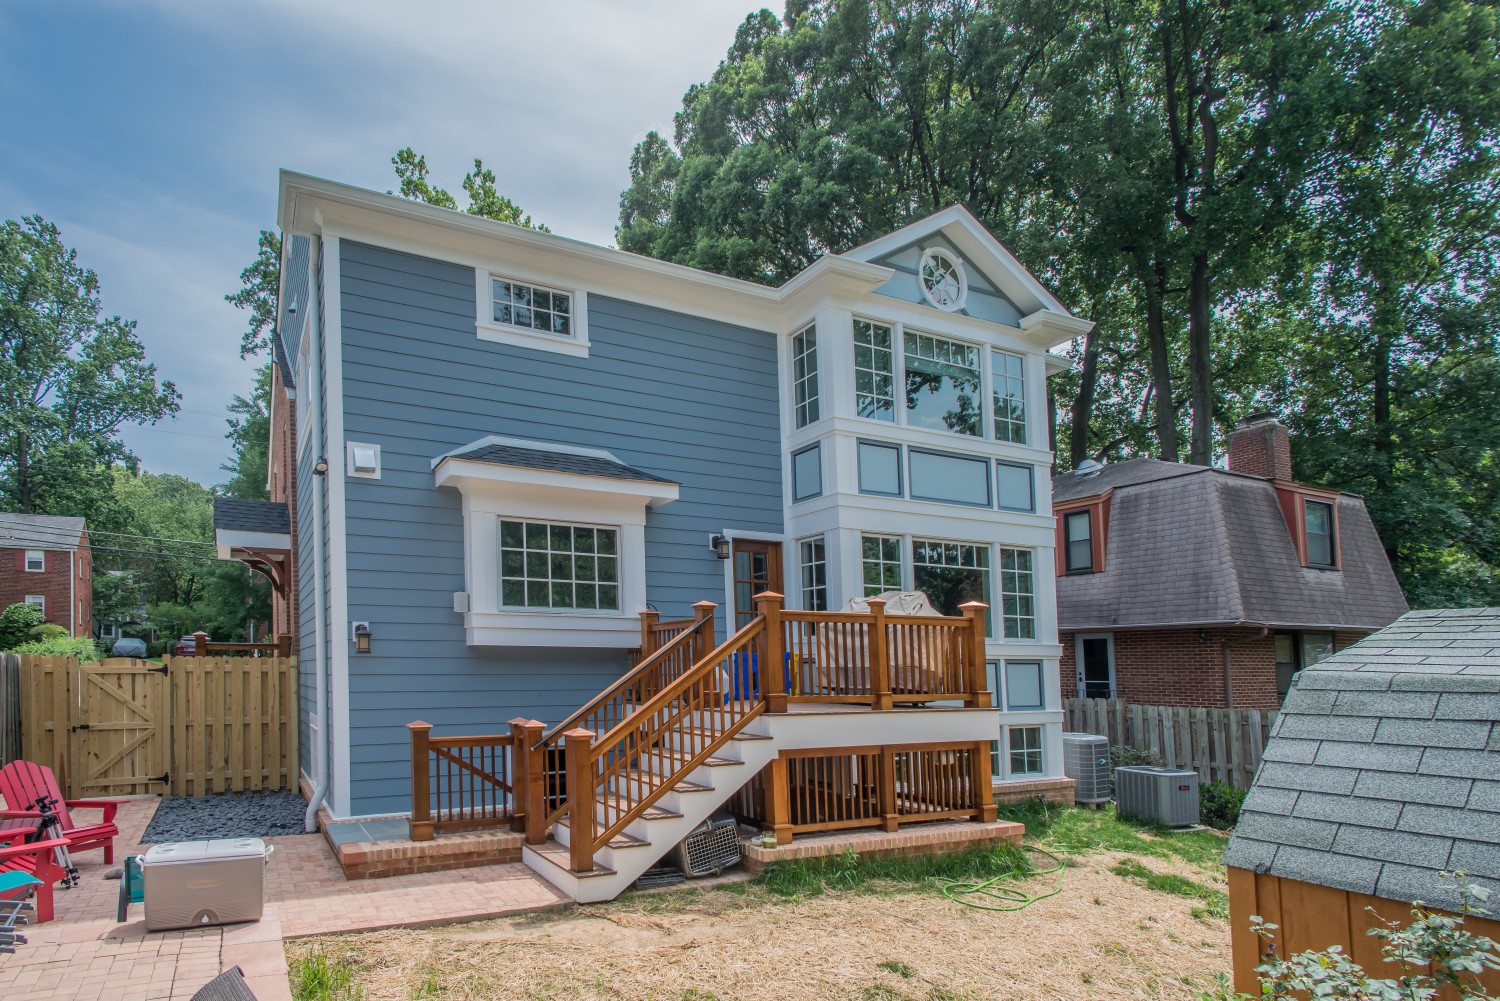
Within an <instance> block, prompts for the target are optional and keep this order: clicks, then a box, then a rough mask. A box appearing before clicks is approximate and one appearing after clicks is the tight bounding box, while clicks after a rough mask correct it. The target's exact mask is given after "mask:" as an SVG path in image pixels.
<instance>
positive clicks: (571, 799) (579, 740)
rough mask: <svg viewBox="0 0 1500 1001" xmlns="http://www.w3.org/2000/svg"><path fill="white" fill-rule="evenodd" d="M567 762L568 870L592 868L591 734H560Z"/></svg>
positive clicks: (592, 795)
mask: <svg viewBox="0 0 1500 1001" xmlns="http://www.w3.org/2000/svg"><path fill="white" fill-rule="evenodd" d="M563 740H564V742H565V743H564V747H565V751H564V753H565V755H566V757H567V762H568V867H569V868H570V869H572V870H573V871H574V872H588V871H589V870H591V869H593V868H594V768H593V755H594V731H592V730H585V729H583V728H582V727H577V728H575V729H572V730H569V731H568V732H567V733H565V734H563Z"/></svg>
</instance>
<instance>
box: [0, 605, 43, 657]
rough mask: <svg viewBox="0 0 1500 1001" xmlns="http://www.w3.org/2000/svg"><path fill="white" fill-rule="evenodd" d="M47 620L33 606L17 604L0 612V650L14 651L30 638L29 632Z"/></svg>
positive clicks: (39, 610)
mask: <svg viewBox="0 0 1500 1001" xmlns="http://www.w3.org/2000/svg"><path fill="white" fill-rule="evenodd" d="M46 621H47V618H46V616H44V615H43V614H42V610H41V609H39V608H37V607H36V606H35V605H28V604H26V603H25V602H17V603H16V604H14V605H11V606H10V607H9V608H7V609H5V611H3V612H0V650H14V649H15V648H16V647H18V646H20V645H21V644H22V643H26V642H29V641H30V640H31V638H32V636H31V631H32V630H33V629H35V628H36V627H37V626H40V625H41V624H42V623H43V622H46Z"/></svg>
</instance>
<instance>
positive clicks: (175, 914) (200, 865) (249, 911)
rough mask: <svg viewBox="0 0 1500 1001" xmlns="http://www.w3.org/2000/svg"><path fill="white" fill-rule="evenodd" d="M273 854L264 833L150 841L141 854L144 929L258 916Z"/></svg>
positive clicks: (218, 923) (151, 929) (216, 923)
mask: <svg viewBox="0 0 1500 1001" xmlns="http://www.w3.org/2000/svg"><path fill="white" fill-rule="evenodd" d="M270 855H271V849H269V848H267V847H266V843H265V842H264V841H262V840H261V839H260V838H219V839H217V840H214V841H181V842H177V843H176V844H167V845H154V846H152V848H151V849H150V850H148V851H147V852H146V854H145V855H144V856H143V857H142V859H141V874H142V876H143V877H144V879H145V884H144V892H145V898H146V930H147V931H164V930H166V929H168V928H196V927H199V926H202V925H225V924H233V923H235V922H237V921H259V920H260V916H261V912H262V911H263V910H265V906H266V860H267V859H268V858H269V857H270Z"/></svg>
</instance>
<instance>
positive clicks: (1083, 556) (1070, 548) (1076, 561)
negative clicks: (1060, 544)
mask: <svg viewBox="0 0 1500 1001" xmlns="http://www.w3.org/2000/svg"><path fill="white" fill-rule="evenodd" d="M1091 517H1092V516H1091V515H1090V513H1089V512H1088V511H1075V512H1073V513H1072V514H1070V515H1067V516H1066V517H1064V518H1063V534H1064V535H1066V536H1067V538H1066V539H1065V540H1064V542H1065V544H1066V550H1065V552H1064V554H1063V555H1064V557H1065V563H1066V566H1065V567H1064V569H1065V570H1067V571H1068V572H1069V573H1072V572H1073V571H1075V570H1092V569H1094V539H1093V534H1094V533H1093V523H1092V521H1091Z"/></svg>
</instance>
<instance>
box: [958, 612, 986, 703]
mask: <svg viewBox="0 0 1500 1001" xmlns="http://www.w3.org/2000/svg"><path fill="white" fill-rule="evenodd" d="M958 607H959V611H961V612H963V613H964V618H966V619H968V620H969V655H968V657H967V658H966V660H967V661H968V665H967V666H968V669H969V671H968V677H966V678H965V679H964V687H965V688H966V689H967V691H966V693H965V696H964V705H965V706H967V707H968V708H970V709H991V708H993V707H994V705H995V702H994V699H993V698H992V697H991V695H990V688H989V683H988V682H987V681H986V680H985V677H984V610H985V609H986V608H989V607H990V606H989V605H986V604H985V603H984V602H982V601H966V602H964V603H963V604H962V605H959V606H958Z"/></svg>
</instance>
